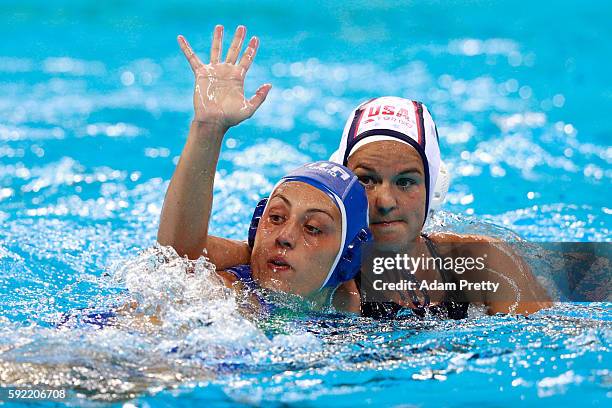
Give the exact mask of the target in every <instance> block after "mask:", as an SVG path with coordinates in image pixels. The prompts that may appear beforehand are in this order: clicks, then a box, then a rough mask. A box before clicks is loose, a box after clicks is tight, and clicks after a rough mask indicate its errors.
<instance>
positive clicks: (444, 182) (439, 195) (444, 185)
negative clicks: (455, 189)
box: [429, 161, 451, 216]
mask: <svg viewBox="0 0 612 408" xmlns="http://www.w3.org/2000/svg"><path fill="white" fill-rule="evenodd" d="M450 179H451V177H450V173H449V171H448V167H447V166H446V163H444V161H440V169H439V170H438V179H437V180H436V186H435V190H434V195H433V199H432V200H431V205H430V206H429V216H431V215H432V214H433V213H434V212H435V211H436V210H438V209H439V208H440V207H442V204H444V200H445V199H446V194H447V193H448V188H449V186H450Z"/></svg>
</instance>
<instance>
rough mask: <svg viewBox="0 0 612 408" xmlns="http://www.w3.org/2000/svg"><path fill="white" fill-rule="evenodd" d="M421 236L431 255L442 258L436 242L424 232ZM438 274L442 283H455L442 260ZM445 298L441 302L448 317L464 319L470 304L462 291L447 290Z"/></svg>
mask: <svg viewBox="0 0 612 408" xmlns="http://www.w3.org/2000/svg"><path fill="white" fill-rule="evenodd" d="M421 237H422V238H423V240H424V241H425V245H427V249H429V252H431V255H432V256H433V257H434V258H442V257H441V256H440V253H439V252H438V250H437V249H436V244H435V243H434V242H433V240H432V239H431V238H429V237H428V236H427V235H426V234H421ZM440 266H441V268H440V270H439V272H440V276H441V277H442V280H443V281H444V283H455V284H456V283H457V281H456V279H454V278H453V275H452V274H451V272H450V271H449V270H448V269H446V268H445V267H444V262H440ZM445 298H446V299H445V300H444V301H443V302H442V303H443V304H444V306H446V309H447V312H448V317H450V318H451V319H454V320H459V319H464V318H466V317H467V310H468V307H469V305H470V302H468V301H467V299H466V298H465V295H464V294H463V293H462V292H459V293H458V292H457V291H451V292H450V293H449V292H448V291H447V292H446V293H445Z"/></svg>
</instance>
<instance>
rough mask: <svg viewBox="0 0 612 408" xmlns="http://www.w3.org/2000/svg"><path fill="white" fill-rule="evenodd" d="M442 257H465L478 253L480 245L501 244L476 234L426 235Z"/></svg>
mask: <svg viewBox="0 0 612 408" xmlns="http://www.w3.org/2000/svg"><path fill="white" fill-rule="evenodd" d="M427 238H428V239H429V240H431V241H432V242H433V243H434V244H435V245H436V248H437V249H438V252H439V253H440V255H442V256H445V255H446V256H466V255H468V254H469V253H472V252H474V251H477V252H480V249H479V247H482V245H473V244H492V243H495V242H501V241H500V240H499V239H497V238H493V237H489V236H486V235H477V234H458V233H455V232H434V233H431V234H428V235H427Z"/></svg>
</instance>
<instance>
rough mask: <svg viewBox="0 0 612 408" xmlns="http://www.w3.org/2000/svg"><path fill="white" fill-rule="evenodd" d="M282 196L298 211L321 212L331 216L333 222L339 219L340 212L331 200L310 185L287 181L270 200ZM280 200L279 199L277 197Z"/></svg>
mask: <svg viewBox="0 0 612 408" xmlns="http://www.w3.org/2000/svg"><path fill="white" fill-rule="evenodd" d="M279 195H282V196H283V197H284V198H286V199H287V200H288V201H289V203H290V205H291V207H292V208H295V209H297V210H299V211H309V210H323V211H325V212H327V213H329V214H331V215H332V218H333V219H334V220H339V219H340V210H339V209H338V207H337V206H336V204H335V203H334V202H333V201H332V199H331V198H330V197H329V196H328V195H327V194H325V193H324V192H322V191H321V190H319V189H318V188H315V187H313V186H311V185H310V184H306V183H303V182H301V181H289V182H286V183H283V184H281V185H280V186H278V188H277V189H276V190H274V193H273V194H272V196H271V197H270V199H271V200H272V199H274V198H275V197H278V196H279ZM279 199H280V197H279Z"/></svg>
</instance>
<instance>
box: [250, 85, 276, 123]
mask: <svg viewBox="0 0 612 408" xmlns="http://www.w3.org/2000/svg"><path fill="white" fill-rule="evenodd" d="M270 89H272V84H263V85H262V86H260V87H259V89H257V91H256V92H255V95H253V97H252V98H251V99H249V105H250V107H251V108H250V109H251V112H250V113H249V117H250V116H253V114H254V113H255V111H256V110H257V109H259V107H260V106H261V104H262V103H263V102H264V101H265V100H266V98H267V96H268V93H269V92H270Z"/></svg>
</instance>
